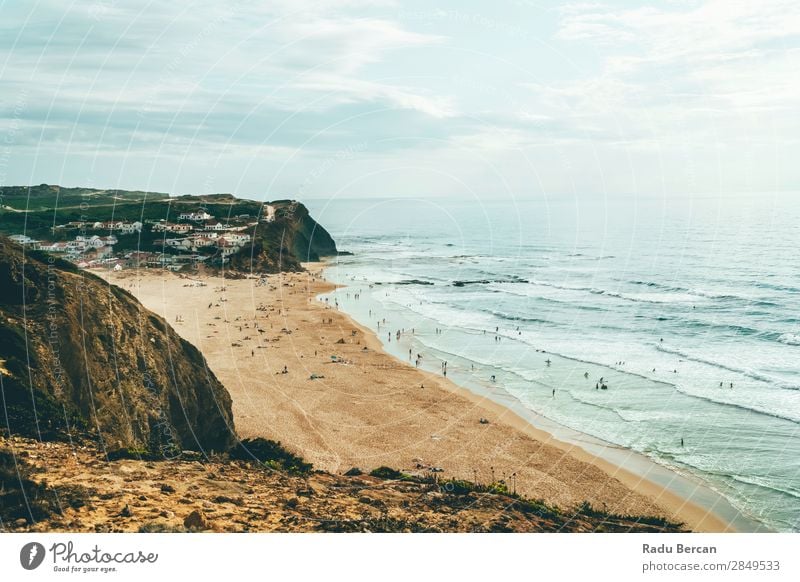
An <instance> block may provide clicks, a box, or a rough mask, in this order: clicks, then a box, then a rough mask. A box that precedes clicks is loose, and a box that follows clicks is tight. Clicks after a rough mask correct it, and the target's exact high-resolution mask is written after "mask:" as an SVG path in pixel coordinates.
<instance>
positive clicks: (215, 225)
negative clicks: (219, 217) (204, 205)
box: [205, 222, 230, 230]
mask: <svg viewBox="0 0 800 582" xmlns="http://www.w3.org/2000/svg"><path fill="white" fill-rule="evenodd" d="M227 228H230V225H229V224H222V223H221V222H206V224H205V229H206V230H225V229H227Z"/></svg>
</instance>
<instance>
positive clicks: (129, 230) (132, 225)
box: [119, 220, 142, 234]
mask: <svg viewBox="0 0 800 582" xmlns="http://www.w3.org/2000/svg"><path fill="white" fill-rule="evenodd" d="M119 232H120V234H133V233H134V232H142V223H141V222H139V221H138V220H137V221H136V222H123V223H122V224H121V226H120V228H119Z"/></svg>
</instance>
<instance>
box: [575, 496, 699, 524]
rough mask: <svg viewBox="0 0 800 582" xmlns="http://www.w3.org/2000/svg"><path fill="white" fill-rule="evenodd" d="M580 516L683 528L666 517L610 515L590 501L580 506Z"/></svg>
mask: <svg viewBox="0 0 800 582" xmlns="http://www.w3.org/2000/svg"><path fill="white" fill-rule="evenodd" d="M578 514H579V515H584V516H586V517H594V518H602V519H605V520H626V521H635V522H636V523H639V524H642V525H650V526H653V527H658V528H683V527H684V526H685V524H683V523H673V522H671V521H669V520H668V519H667V518H665V517H659V516H649V515H620V514H618V513H609V512H607V511H605V510H600V509H595V508H594V507H592V504H591V503H589V502H588V501H584V502H583V503H581V504H580V505H579V506H578Z"/></svg>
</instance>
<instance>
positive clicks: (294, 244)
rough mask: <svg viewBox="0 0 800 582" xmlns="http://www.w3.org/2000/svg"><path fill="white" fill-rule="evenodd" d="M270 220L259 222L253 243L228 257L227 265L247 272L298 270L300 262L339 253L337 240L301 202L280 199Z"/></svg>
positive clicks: (275, 204) (273, 204) (274, 205)
mask: <svg viewBox="0 0 800 582" xmlns="http://www.w3.org/2000/svg"><path fill="white" fill-rule="evenodd" d="M270 204H271V205H272V206H273V207H274V208H275V220H274V221H273V222H259V224H258V226H257V227H256V228H255V230H254V232H253V241H252V244H250V245H248V246H247V247H245V248H244V249H243V250H242V251H241V252H239V253H237V254H235V255H233V256H231V257H230V261H229V263H228V268H230V269H233V270H239V271H246V272H265V273H277V272H279V271H299V270H301V269H302V267H301V263H304V262H310V261H318V260H320V258H322V257H326V256H335V255H337V254H338V250H337V249H336V243H335V242H334V240H333V238H332V237H331V235H330V234H329V233H328V231H327V230H325V228H323V227H322V226H321V225H320V224H318V223H317V222H316V221H315V220H314V219H313V218H312V217H311V215H310V214H309V212H308V209H307V208H306V207H305V206H304V205H303V204H301V203H299V202H295V201H288V200H280V201H277V202H272V203H270Z"/></svg>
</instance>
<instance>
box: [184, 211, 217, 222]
mask: <svg viewBox="0 0 800 582" xmlns="http://www.w3.org/2000/svg"><path fill="white" fill-rule="evenodd" d="M212 218H214V217H213V216H211V215H210V214H209V213H208V212H206V211H205V210H202V211H200V212H182V213H180V214H179V215H178V219H179V220H191V221H192V222H202V221H204V220H211V219H212Z"/></svg>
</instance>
